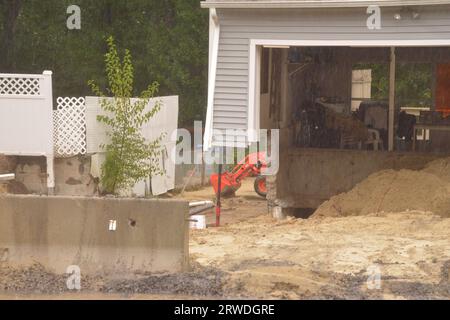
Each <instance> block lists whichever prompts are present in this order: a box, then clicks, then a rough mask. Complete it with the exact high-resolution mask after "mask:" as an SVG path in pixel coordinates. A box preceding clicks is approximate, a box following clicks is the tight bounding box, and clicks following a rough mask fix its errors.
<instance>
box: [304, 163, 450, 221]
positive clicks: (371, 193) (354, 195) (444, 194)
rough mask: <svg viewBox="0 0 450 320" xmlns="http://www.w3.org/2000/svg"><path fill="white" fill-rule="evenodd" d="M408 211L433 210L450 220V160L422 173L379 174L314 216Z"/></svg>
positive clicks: (388, 172)
mask: <svg viewBox="0 0 450 320" xmlns="http://www.w3.org/2000/svg"><path fill="white" fill-rule="evenodd" d="M407 210H418V211H430V212H433V213H434V214H437V215H440V216H443V217H450V158H446V159H439V160H436V161H433V162H431V163H429V164H428V165H427V166H426V167H425V168H424V169H422V170H419V171H413V170H400V171H394V170H385V171H380V172H377V173H375V174H373V175H371V176H369V177H368V178H367V179H366V180H364V181H363V182H361V183H359V184H358V185H356V186H355V188H353V189H352V190H351V191H349V192H347V193H343V194H340V195H337V196H335V197H333V198H331V199H330V200H329V201H327V202H325V203H323V204H322V205H321V206H320V207H319V208H318V209H317V211H316V212H315V213H314V215H313V217H320V216H328V217H330V216H331V217H338V216H358V215H368V214H373V213H379V212H403V211H407Z"/></svg>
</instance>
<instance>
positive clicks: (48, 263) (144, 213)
mask: <svg viewBox="0 0 450 320" xmlns="http://www.w3.org/2000/svg"><path fill="white" fill-rule="evenodd" d="M188 212H189V207H188V203H187V202H185V201H172V200H134V199H103V198H81V197H79V198H78V197H73V198H65V197H39V196H13V195H7V196H0V264H1V263H6V264H7V265H11V266H21V267H23V266H27V265H30V264H32V263H35V262H38V263H41V264H42V265H44V266H45V267H47V268H49V269H50V270H52V271H54V272H56V273H59V274H61V273H65V272H66V269H67V267H68V266H71V265H77V266H79V267H80V268H81V272H82V274H99V273H100V274H104V273H116V274H117V273H120V274H121V275H123V274H131V273H134V272H180V271H183V270H186V269H187V268H188V237H189V233H188V232H189V229H188V221H187V219H188ZM110 221H116V226H117V229H116V230H115V231H111V230H110Z"/></svg>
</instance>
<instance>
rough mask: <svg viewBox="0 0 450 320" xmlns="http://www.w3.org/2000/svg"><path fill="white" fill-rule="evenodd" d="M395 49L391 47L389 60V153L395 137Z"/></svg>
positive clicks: (392, 147) (392, 149)
mask: <svg viewBox="0 0 450 320" xmlns="http://www.w3.org/2000/svg"><path fill="white" fill-rule="evenodd" d="M395 67H396V61H395V47H391V59H390V67H389V126H388V128H389V129H388V135H389V151H394V137H395V131H394V128H395V125H394V122H395Z"/></svg>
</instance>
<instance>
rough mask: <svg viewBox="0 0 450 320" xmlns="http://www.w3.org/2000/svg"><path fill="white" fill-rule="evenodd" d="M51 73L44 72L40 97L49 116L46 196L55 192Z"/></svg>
mask: <svg viewBox="0 0 450 320" xmlns="http://www.w3.org/2000/svg"><path fill="white" fill-rule="evenodd" d="M52 74H53V73H52V72H51V71H47V70H46V71H44V72H43V75H44V79H43V81H42V83H41V88H42V95H43V96H44V97H45V100H46V106H47V108H49V109H50V110H47V112H48V114H49V119H48V124H49V126H48V142H47V143H48V145H47V152H46V155H45V156H46V158H47V189H48V194H53V193H54V191H55V172H54V141H53V140H54V139H53V90H52Z"/></svg>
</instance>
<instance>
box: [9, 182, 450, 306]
mask: <svg viewBox="0 0 450 320" xmlns="http://www.w3.org/2000/svg"><path fill="white" fill-rule="evenodd" d="M175 197H182V198H185V199H188V200H202V199H207V200H210V199H213V198H214V194H213V192H212V189H211V188H205V189H203V190H199V191H193V192H187V193H185V194H183V195H178V196H175ZM223 207H224V211H223V217H222V223H223V224H222V227H220V228H215V227H210V228H208V229H206V230H192V231H191V242H190V251H191V264H192V268H193V269H192V271H191V272H189V273H186V274H179V275H165V276H147V277H141V278H137V279H135V280H132V281H129V280H128V281H127V280H122V281H120V280H108V279H89V280H88V281H86V282H85V283H84V284H85V286H84V288H85V289H84V291H82V292H80V293H76V294H70V293H67V292H66V291H64V288H63V287H61V286H60V287H58V286H55V285H54V283H58V281H59V278H58V277H56V278H55V276H54V275H50V274H48V273H46V272H45V271H44V270H40V269H39V268H36V269H35V270H34V271H33V270H32V272H30V271H28V273H25V275H24V273H23V272H20V273H18V272H15V271H11V270H9V271H8V270H6V271H3V273H2V272H0V299H17V298H31V299H34V298H38V299H187V298H188V299H202V298H209V299H211V298H213V299H228V298H245V299H248V298H265V299H448V298H450V279H449V271H450V239H449V232H448V230H450V219H446V218H443V217H440V216H436V215H433V214H431V213H426V212H419V211H411V212H402V213H381V214H376V215H368V216H352V217H317V218H314V219H309V220H296V219H288V220H286V221H283V222H277V221H275V220H273V219H272V218H270V217H269V216H268V215H267V205H266V202H265V201H264V200H263V199H261V198H259V197H258V196H257V195H256V194H255V193H254V191H253V185H252V181H251V180H250V181H247V182H246V183H245V184H244V186H243V188H242V189H241V190H239V191H238V193H237V197H236V198H232V199H225V200H224V202H223ZM207 222H208V223H209V224H211V225H212V224H213V223H214V222H215V215H214V213H213V212H212V211H211V212H210V213H208V214H207ZM378 272H379V279H380V281H379V282H378V281H377V280H378V277H377V275H378ZM371 275H372V277H371ZM30 277H31V278H33V279H35V280H34V281H31V282H30V281H29V279H30ZM36 279H37V280H36ZM24 283H26V284H24ZM378 284H379V286H378ZM5 288H6V291H5ZM2 289H3V290H4V293H3V294H2V293H1V290H2Z"/></svg>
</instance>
